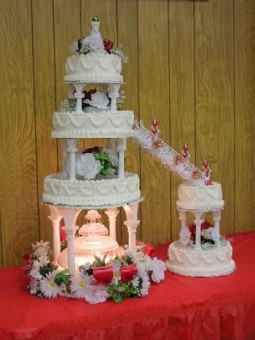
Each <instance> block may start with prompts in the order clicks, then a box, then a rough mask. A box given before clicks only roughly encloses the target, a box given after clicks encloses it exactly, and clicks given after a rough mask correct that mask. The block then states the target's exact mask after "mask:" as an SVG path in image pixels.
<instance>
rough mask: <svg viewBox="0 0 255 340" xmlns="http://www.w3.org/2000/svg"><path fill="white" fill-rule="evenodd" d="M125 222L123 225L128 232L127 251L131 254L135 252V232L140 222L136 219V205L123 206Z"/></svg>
mask: <svg viewBox="0 0 255 340" xmlns="http://www.w3.org/2000/svg"><path fill="white" fill-rule="evenodd" d="M123 208H124V210H125V213H126V218H127V220H126V221H125V222H124V224H125V225H126V226H127V230H128V249H129V250H130V251H132V252H133V253H135V252H136V230H137V226H138V225H139V223H140V221H139V220H138V219H137V217H138V203H134V204H129V205H124V206H123Z"/></svg>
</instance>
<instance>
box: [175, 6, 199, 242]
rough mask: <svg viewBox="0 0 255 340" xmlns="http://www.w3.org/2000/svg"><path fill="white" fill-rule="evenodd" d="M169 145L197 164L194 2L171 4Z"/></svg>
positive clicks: (177, 232) (176, 229)
mask: <svg viewBox="0 0 255 340" xmlns="http://www.w3.org/2000/svg"><path fill="white" fill-rule="evenodd" d="M169 65H170V75H169V79H170V119H169V124H170V131H169V132H170V138H169V140H170V145H171V146H172V147H173V148H175V149H176V150H177V151H178V152H181V150H182V146H183V145H184V144H188V145H189V147H190V154H191V156H190V162H192V163H193V164H195V161H196V160H195V136H196V134H195V92H194V6H193V2H192V1H184V2H176V1H170V4H169ZM179 184H180V179H179V178H178V177H176V176H174V175H172V176H171V240H176V239H178V237H179V236H178V235H179V232H180V221H179V214H178V211H177V209H176V200H177V198H178V186H179Z"/></svg>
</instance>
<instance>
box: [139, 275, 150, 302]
mask: <svg viewBox="0 0 255 340" xmlns="http://www.w3.org/2000/svg"><path fill="white" fill-rule="evenodd" d="M141 279H142V288H141V290H140V293H141V296H143V297H144V296H146V295H148V293H149V288H150V285H151V284H150V280H149V277H148V275H147V274H146V275H143V276H141Z"/></svg>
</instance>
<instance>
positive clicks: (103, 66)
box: [64, 52, 123, 83]
mask: <svg viewBox="0 0 255 340" xmlns="http://www.w3.org/2000/svg"><path fill="white" fill-rule="evenodd" d="M65 69H66V75H65V77H64V79H65V81H70V82H73V81H85V82H87V83H90V82H97V83H108V82H114V83H120V82H122V80H123V78H122V76H121V75H120V73H121V69H122V63H121V58H120V57H119V56H118V55H115V54H107V52H105V54H104V55H100V54H97V53H89V54H86V55H84V54H79V55H73V56H71V57H68V58H67V61H66V65H65Z"/></svg>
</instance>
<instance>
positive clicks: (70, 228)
mask: <svg viewBox="0 0 255 340" xmlns="http://www.w3.org/2000/svg"><path fill="white" fill-rule="evenodd" d="M59 210H60V212H61V214H62V216H63V219H64V222H65V227H64V228H63V229H64V231H65V232H66V240H67V263H68V269H69V272H70V274H71V275H74V273H75V248H74V240H75V232H76V230H77V229H78V227H76V219H77V216H78V215H79V213H80V211H81V209H80V210H77V209H73V208H59Z"/></svg>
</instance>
